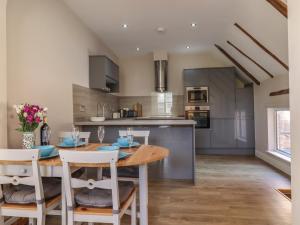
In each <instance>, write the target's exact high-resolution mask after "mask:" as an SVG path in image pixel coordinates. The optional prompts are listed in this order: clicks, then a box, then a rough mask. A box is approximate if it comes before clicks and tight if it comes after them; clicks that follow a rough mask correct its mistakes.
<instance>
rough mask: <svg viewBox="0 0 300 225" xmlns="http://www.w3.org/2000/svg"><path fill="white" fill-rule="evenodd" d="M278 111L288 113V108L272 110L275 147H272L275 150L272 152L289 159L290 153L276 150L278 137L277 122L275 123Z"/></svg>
mask: <svg viewBox="0 0 300 225" xmlns="http://www.w3.org/2000/svg"><path fill="white" fill-rule="evenodd" d="M280 111H289V112H290V109H289V108H275V109H274V135H275V137H274V141H275V143H274V144H275V145H274V146H275V149H274V150H273V151H275V152H277V153H279V154H281V155H284V156H286V157H289V158H291V154H290V153H287V152H286V151H285V150H283V149H280V148H278V146H279V143H278V139H279V138H278V137H279V136H278V121H277V116H278V114H277V113H278V112H280Z"/></svg>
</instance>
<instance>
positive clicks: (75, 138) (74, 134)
mask: <svg viewBox="0 0 300 225" xmlns="http://www.w3.org/2000/svg"><path fill="white" fill-rule="evenodd" d="M79 134H80V132H79V128H78V127H75V126H74V127H73V129H72V139H73V142H74V144H75V147H77V145H78V142H79Z"/></svg>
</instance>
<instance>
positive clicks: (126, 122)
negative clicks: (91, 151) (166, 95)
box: [74, 119, 196, 126]
mask: <svg viewBox="0 0 300 225" xmlns="http://www.w3.org/2000/svg"><path fill="white" fill-rule="evenodd" d="M74 124H75V125H76V126H101V125H102V126H135V125H136V126H140V125H150V126H151V125H153V126H155V125H158V126H170V125H175V126H182V125H195V124H196V122H195V121H194V120H185V119H178V120H175V119H138V120H137V119H114V120H105V121H103V122H91V121H83V122H75V123H74Z"/></svg>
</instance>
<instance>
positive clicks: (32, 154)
mask: <svg viewBox="0 0 300 225" xmlns="http://www.w3.org/2000/svg"><path fill="white" fill-rule="evenodd" d="M38 159H39V150H38V149H31V150H27V149H0V160H1V161H16V162H17V161H33V160H38Z"/></svg>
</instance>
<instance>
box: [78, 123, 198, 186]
mask: <svg viewBox="0 0 300 225" xmlns="http://www.w3.org/2000/svg"><path fill="white" fill-rule="evenodd" d="M75 125H76V126H80V127H81V130H82V131H89V132H91V137H90V142H92V143H97V142H99V141H98V137H97V129H98V126H104V127H105V138H104V142H105V143H113V142H115V141H116V139H117V138H118V136H119V134H118V131H119V130H126V129H127V128H128V127H132V128H133V129H134V130H149V131H150V136H149V144H150V145H158V146H162V147H166V148H168V149H170V155H169V157H168V158H166V159H164V160H162V161H159V162H157V163H153V164H150V165H149V177H150V178H152V179H180V180H192V181H193V182H194V181H195V121H193V120H182V119H181V120H174V119H173V120H171V119H169V120H168V119H161V120H152V119H151V120H147V119H145V120H143V119H138V120H136V119H118V120H106V121H103V122H75ZM137 141H139V142H140V143H143V140H137Z"/></svg>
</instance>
